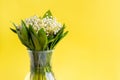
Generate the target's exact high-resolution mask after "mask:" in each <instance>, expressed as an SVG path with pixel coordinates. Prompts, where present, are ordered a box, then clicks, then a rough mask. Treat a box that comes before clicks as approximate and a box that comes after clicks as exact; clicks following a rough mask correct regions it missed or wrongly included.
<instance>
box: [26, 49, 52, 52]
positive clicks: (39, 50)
mask: <svg viewBox="0 0 120 80" xmlns="http://www.w3.org/2000/svg"><path fill="white" fill-rule="evenodd" d="M28 51H30V52H53V51H54V50H43V51H41V50H39V51H37V50H29V49H28Z"/></svg>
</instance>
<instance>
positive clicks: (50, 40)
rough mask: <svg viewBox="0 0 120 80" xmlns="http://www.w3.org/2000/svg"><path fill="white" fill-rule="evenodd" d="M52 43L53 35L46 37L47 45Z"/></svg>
mask: <svg viewBox="0 0 120 80" xmlns="http://www.w3.org/2000/svg"><path fill="white" fill-rule="evenodd" d="M53 41H54V35H49V36H48V44H49V43H51V42H53Z"/></svg>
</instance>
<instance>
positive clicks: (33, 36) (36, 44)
mask: <svg viewBox="0 0 120 80" xmlns="http://www.w3.org/2000/svg"><path fill="white" fill-rule="evenodd" d="M29 32H30V36H31V39H32V42H33V44H34V47H35V50H37V51H38V50H41V45H40V42H39V39H38V38H39V37H38V35H37V33H36V32H35V30H34V29H33V27H32V26H31V25H29Z"/></svg>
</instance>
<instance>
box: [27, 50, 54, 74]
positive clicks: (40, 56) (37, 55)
mask: <svg viewBox="0 0 120 80" xmlns="http://www.w3.org/2000/svg"><path fill="white" fill-rule="evenodd" d="M28 52H29V55H30V68H31V71H32V72H33V71H39V70H40V69H42V70H43V68H45V67H50V66H51V65H50V60H51V56H52V52H53V50H48V51H31V50H28Z"/></svg>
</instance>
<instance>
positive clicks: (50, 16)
mask: <svg viewBox="0 0 120 80" xmlns="http://www.w3.org/2000/svg"><path fill="white" fill-rule="evenodd" d="M45 17H48V18H52V13H51V11H50V10H48V11H47V12H46V13H45V14H44V16H43V18H45Z"/></svg>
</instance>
